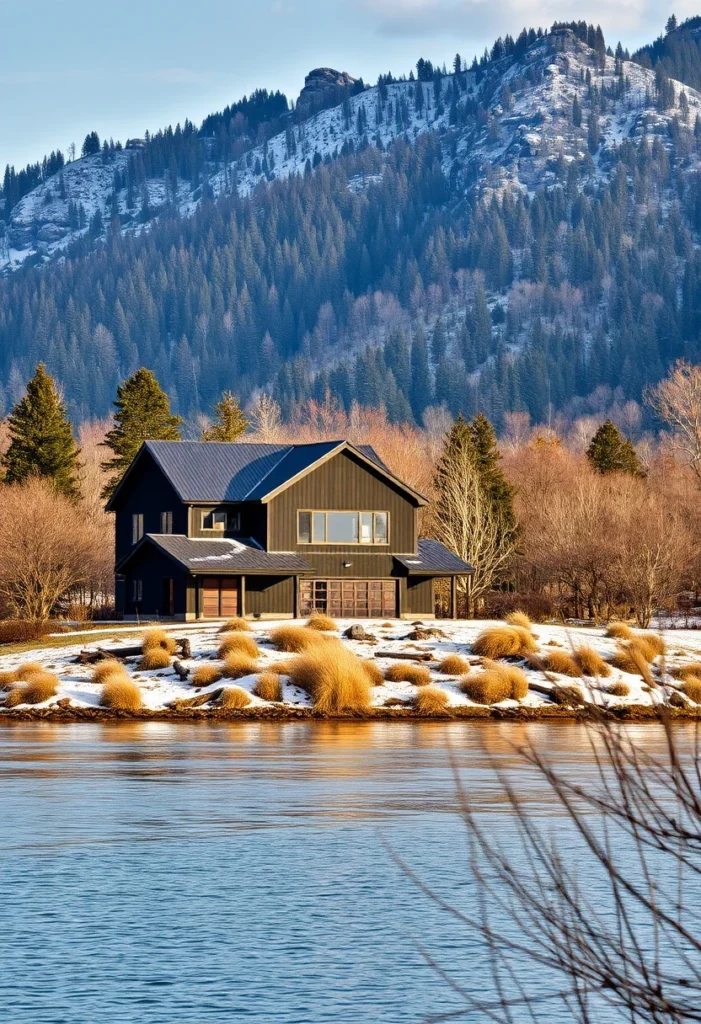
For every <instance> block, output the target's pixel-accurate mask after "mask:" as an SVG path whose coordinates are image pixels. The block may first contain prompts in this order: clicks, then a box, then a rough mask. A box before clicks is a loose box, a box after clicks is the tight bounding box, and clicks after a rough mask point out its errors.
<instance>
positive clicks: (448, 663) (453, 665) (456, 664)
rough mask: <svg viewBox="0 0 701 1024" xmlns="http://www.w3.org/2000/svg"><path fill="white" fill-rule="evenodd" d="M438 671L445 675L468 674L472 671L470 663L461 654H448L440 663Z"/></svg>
mask: <svg viewBox="0 0 701 1024" xmlns="http://www.w3.org/2000/svg"><path fill="white" fill-rule="evenodd" d="M437 671H438V672H440V673H441V675H443V676H466V675H467V673H468V672H469V671H470V663H469V661H467V659H465V658H462V657H461V656H460V655H459V654H447V655H446V656H445V658H443V660H442V661H441V662H440V663H439V665H438V670H437Z"/></svg>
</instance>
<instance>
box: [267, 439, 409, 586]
mask: <svg viewBox="0 0 701 1024" xmlns="http://www.w3.org/2000/svg"><path fill="white" fill-rule="evenodd" d="M300 509H312V510H313V509H317V510H320V511H336V512H342V511H356V510H357V511H362V512H389V544H363V545H356V544H350V545H349V544H299V543H298V539H297V512H298V511H299V510H300ZM416 528H417V527H416V508H415V506H414V504H413V502H412V501H410V500H409V498H408V496H407V495H406V494H405V493H404V492H403V491H402V490H400V488H398V487H395V486H394V485H393V484H391V483H390V482H388V481H387V480H386V479H385V478H384V477H383V476H382V475H381V474H380V473H376V472H374V470H373V469H372V468H371V467H370V466H368V465H367V464H366V463H364V462H362V461H361V460H359V459H357V458H355V457H354V456H353V455H352V453H350V452H347V451H343V452H340V453H339V454H338V455H334V456H333V457H332V458H331V459H329V460H328V461H327V462H324V463H322V465H320V466H318V467H317V468H316V469H315V470H313V471H312V472H311V473H307V475H306V476H303V477H302V478H301V479H300V480H297V481H296V482H295V483H293V484H291V485H290V486H289V487H287V488H286V489H285V490H284V491H281V493H280V494H278V495H277V496H276V497H275V498H272V499H271V501H270V502H269V503H268V550H269V551H299V552H300V553H303V554H304V555H305V557H307V559H308V561H310V562H312V563H313V564H314V565H315V568H316V567H317V566H320V563H321V561H322V560H323V558H319V557H317V556H327V559H328V561H329V562H333V565H336V564H339V565H340V564H341V563H342V561H352V562H354V563H355V562H357V563H358V568H356V569H355V571H353V572H348V573H335V572H334V573H333V574H334V575H349V576H383V575H384V576H389V575H391V574H392V573H391V571H390V569H389V568H388V567H387V565H386V562H385V559H382V561H383V563H385V565H384V566H383V568H381V569H380V568H377V569H375V570H374V571H372V570H371V569H370V563H369V562H367V568H366V569H364V570H362V571H361V570H360V568H359V567H360V562H361V559H362V561H363V562H366V561H367V555H369V554H376V555H389V554H402V555H406V554H411V553H413V552H415V551H416V550H417V534H416ZM339 552H345V553H347V554H348V555H349V557H348V558H346V559H343V560H342V559H340V558H338V553H339ZM334 553H336V558H335V559H332V558H331V556H333V555H334ZM362 556H365V557H362ZM354 568H355V567H354ZM324 571H325V572H326V571H329V572H330V571H331V565H329V569H328V570H324ZM320 574H321V573H320Z"/></svg>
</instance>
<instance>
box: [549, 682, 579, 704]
mask: <svg viewBox="0 0 701 1024" xmlns="http://www.w3.org/2000/svg"><path fill="white" fill-rule="evenodd" d="M550 694H551V696H552V699H553V700H554V701H555V703H556V704H560V705H562V707H566V708H574V707H578V706H579V705H580V704H583V703H584V694H583V693H582V691H581V690H580V689H579V687H578V686H554V687H553V688H552V690H551V691H550Z"/></svg>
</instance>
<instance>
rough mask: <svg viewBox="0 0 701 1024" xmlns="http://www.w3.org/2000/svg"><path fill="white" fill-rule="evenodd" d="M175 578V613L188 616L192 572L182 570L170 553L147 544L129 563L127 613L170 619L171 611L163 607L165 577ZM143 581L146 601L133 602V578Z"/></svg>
mask: <svg viewBox="0 0 701 1024" xmlns="http://www.w3.org/2000/svg"><path fill="white" fill-rule="evenodd" d="M169 578H172V579H174V580H175V585H174V590H175V608H174V615H176V616H177V617H179V618H184V617H185V613H186V611H187V604H188V594H187V592H188V584H189V582H190V580H191V578H190V575H189V573H186V572H183V570H182V569H180V567H179V566H178V565H177V564H176V563H175V562H174V561H173V560H172V559H170V558H168V557H167V555H164V554H163V553H162V552H160V551H157V550H156V549H155V548H154V547H153V545H151V544H145V545H144V547H143V548H142V549H141V551H140V552H139V553H138V554H137V555H135V556H134V558H133V559H132V560H131V561H130V563H129V571H128V572H126V573H125V574H124V583H123V594H124V614H125V615H129V616H132V615H139V616H140V617H141V618H166V617H167V616H168V610H167V609H166V608H164V607H163V580H164V579H169ZM139 579H140V580H141V582H142V595H143V596H142V600H141V601H140V602H139V604H138V605H135V603H134V601H133V581H134V580H139Z"/></svg>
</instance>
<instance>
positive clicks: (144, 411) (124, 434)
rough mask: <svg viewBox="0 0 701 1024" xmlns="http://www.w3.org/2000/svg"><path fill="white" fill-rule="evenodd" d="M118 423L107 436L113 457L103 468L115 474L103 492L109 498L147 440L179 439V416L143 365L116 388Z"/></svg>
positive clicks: (107, 443) (180, 420)
mask: <svg viewBox="0 0 701 1024" xmlns="http://www.w3.org/2000/svg"><path fill="white" fill-rule="evenodd" d="M114 405H115V408H116V410H117V411H116V413H115V417H114V419H115V425H114V427H113V428H112V430H110V431H109V432H108V433H107V435H106V437H105V441H104V443H105V445H106V446H107V447H108V448H111V449H112V452H113V453H114V457H113V458H112V459H110V460H109V461H108V462H105V463H103V466H102V468H103V469H104V470H106V471H108V472H111V473H112V474H113V476H112V479H111V480H110V482H109V483H108V484H107V486H106V487H105V490H104V492H103V496H104V497H105V498H108V497H109V496H110V495H111V494H112V491H113V490H114V489H115V487H116V486H117V484H118V483H119V481H120V480H121V478H122V476H123V474H124V473H125V472H126V470H127V469H128V467H129V466H130V465H131V462H132V460H133V458H134V456H135V455H136V453H137V452H138V450H139V448H140V447H141V445H142V444H143V442H144V441H179V440H180V424H181V423H182V419H181V418H180V416H173V415H172V413H171V411H170V403H169V401H168V396H167V395H166V393H165V392H164V391H163V390H162V389H161V386H160V384H159V383H158V381H157V380H156V377H155V376H154V374H153V373H152V372H151V371H150V370H146V369H145V368H144V367H143V366H142V367H141V369H140V370H137V371H136V373H135V374H134V375H133V376H131V377H129V379H128V380H125V381H124V383H123V384H120V385H119V387H118V388H117V399H116V401H115V403H114Z"/></svg>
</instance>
